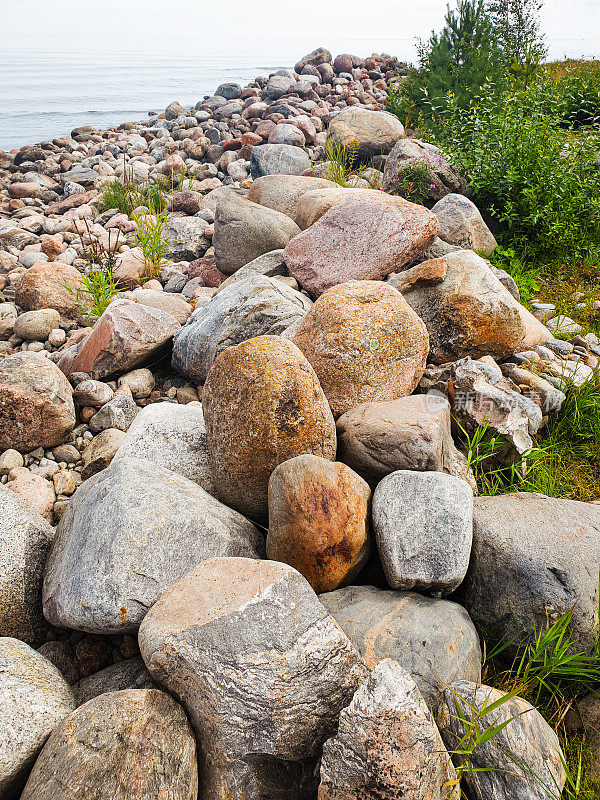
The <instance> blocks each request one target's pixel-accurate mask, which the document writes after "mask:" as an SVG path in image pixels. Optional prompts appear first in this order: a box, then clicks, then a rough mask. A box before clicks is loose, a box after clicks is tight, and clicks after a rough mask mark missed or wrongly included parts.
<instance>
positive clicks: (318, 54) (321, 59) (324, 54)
mask: <svg viewBox="0 0 600 800" xmlns="http://www.w3.org/2000/svg"><path fill="white" fill-rule="evenodd" d="M332 60H333V59H332V58H331V53H330V52H329V50H326V49H325V48H324V47H317V49H316V50H313V51H312V52H311V53H309V54H308V55H306V56H303V57H302V58H301V59H300V61H298V63H297V64H296V66H295V67H294V70H295V71H296V72H297V73H298V74H300V73H301V72H302V70H303V69H304V67H306V66H307V64H310V65H311V66H313V67H318V66H319V65H320V64H331V62H332Z"/></svg>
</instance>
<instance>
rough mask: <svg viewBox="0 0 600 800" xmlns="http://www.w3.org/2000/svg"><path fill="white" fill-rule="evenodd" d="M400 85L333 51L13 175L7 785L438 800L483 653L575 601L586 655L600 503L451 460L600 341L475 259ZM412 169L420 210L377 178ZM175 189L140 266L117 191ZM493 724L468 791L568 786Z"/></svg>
mask: <svg viewBox="0 0 600 800" xmlns="http://www.w3.org/2000/svg"><path fill="white" fill-rule="evenodd" d="M399 71H401V65H399V64H398V62H397V61H396V60H395V59H393V58H391V57H389V56H385V55H381V56H377V55H374V56H372V57H370V58H367V59H364V60H362V59H358V58H356V57H354V56H350V55H348V54H343V55H340V56H338V57H336V58H335V59H333V58H332V57H331V54H329V53H328V52H327V51H325V50H323V49H319V50H316V51H314V52H313V53H311V54H309V55H308V56H306V57H305V58H303V59H302V60H301V61H300V62H299V63H298V64H296V66H295V69H294V70H280V71H278V72H277V73H275V74H273V75H270V76H269V77H268V78H267V77H264V78H257V79H256V80H255V81H254V82H252V83H251V84H249V85H248V86H246V87H241V86H238V85H237V84H231V83H226V84H223V85H221V86H220V87H219V88H218V89H217V91H216V93H215V94H214V95H213V96H212V97H205V98H203V99H202V100H200V101H199V102H198V103H197V105H196V106H195V107H194V108H192V109H185V108H183V107H182V106H181V105H180V104H179V103H177V102H173V103H171V104H170V105H169V106H168V107H167V108H166V109H165V111H164V113H163V114H161V115H159V116H153V117H152V118H150V119H149V120H147V121H145V122H140V123H127V124H125V125H121V126H119V127H118V128H115V129H110V130H107V131H96V130H94V129H93V128H88V127H86V128H79V129H76V130H74V131H73V132H72V134H71V136H68V137H63V138H59V139H55V140H53V141H52V142H43V143H41V144H40V145H37V146H35V147H24V148H21V149H20V150H16V151H14V152H11V153H8V154H5V153H0V292H1V297H0V480H1V484H0V698H1V702H0V742H2V743H3V744H4V743H6V744H5V749H6V757H5V756H4V754H3V756H2V758H0V798H7V799H9V800H10V798H17V797H19V796H21V797H22V798H24V799H25V800H33V798H41V797H44V798H48V800H54V798H56V800H58V798H61V800H62V799H63V798H65V797H69V798H73V800H79V799H80V798H81V800H83V798H85V799H86V800H90V798H97V799H98V800H104V798H107V800H108V798H109V797H110V798H113V797H116V796H117V795H118V797H119V798H132V799H133V798H144V800H146V798H147V800H150V799H151V798H152V800H158V798H159V797H160V798H162V797H165V798H167V797H168V798H172V800H197V798H199V797H200V798H203V800H213V799H214V800H222V799H223V798H225V797H227V798H232V799H233V798H236V800H237V799H238V798H239V800H258V798H265V799H266V798H273V800H275V798H277V800H285V799H286V798H290V800H291V799H292V798H293V799H294V800H297V798H300V800H316V798H319V800H358V798H361V800H367V798H372V800H388V799H389V800H394V799H395V798H398V797H400V796H402V797H403V798H405V800H450V799H452V800H457V798H458V796H459V788H458V786H457V779H456V771H455V766H454V765H456V766H459V764H460V761H459V760H458V757H457V756H456V754H454V753H453V751H454V749H455V743H456V740H457V738H458V739H460V736H461V735H462V731H461V728H460V725H459V722H457V715H456V713H455V712H456V709H455V708H454V706H453V703H455V702H456V701H457V697H459V696H461V697H463V696H464V697H465V698H466V699H468V701H469V702H470V703H471V704H479V705H482V704H483V703H484V702H485V700H486V697H487V696H488V695H489V694H490V693H491V694H492V696H493V697H494V698H497V697H499V695H498V691H497V690H495V689H492V688H490V687H486V686H483V685H482V684H481V653H482V647H481V640H482V639H483V640H485V641H492V640H495V639H502V638H508V639H510V640H511V641H513V642H517V641H518V640H519V639H521V638H523V640H524V641H526V640H527V637H531V636H532V635H533V634H534V633H535V631H536V630H538V629H539V627H540V626H542V625H544V624H545V623H546V622H547V620H548V619H550V620H551V621H553V620H554V619H556V618H557V617H558V616H559V615H561V614H562V613H565V612H567V611H571V612H572V630H573V632H574V635H575V636H576V638H577V641H578V644H579V645H580V646H581V648H582V649H583V650H584V651H585V652H591V651H592V649H593V647H594V646H595V641H596V639H597V635H598V574H599V569H600V544H599V539H598V532H599V531H600V506H598V505H596V504H592V503H579V502H575V501H572V500H563V499H552V498H547V497H544V496H541V495H525V494H512V495H506V496H499V497H476V496H474V495H475V494H476V491H477V486H476V483H475V480H474V477H473V474H472V472H471V471H470V469H469V466H468V462H467V459H466V458H465V456H464V455H463V453H462V452H461V451H460V450H459V449H458V447H457V444H456V442H455V438H454V437H455V434H456V432H457V424H458V425H460V426H461V427H463V428H464V430H466V431H467V432H472V431H474V430H475V429H476V428H477V426H478V425H480V424H487V425H488V426H489V427H490V432H493V433H495V434H497V435H499V436H500V437H501V438H502V440H503V442H504V443H505V452H502V453H501V454H500V457H502V458H503V459H504V460H505V461H504V462H503V463H515V462H516V463H519V462H520V460H521V458H522V455H523V453H525V452H526V451H527V450H528V449H529V448H530V447H531V445H532V443H533V441H534V437H536V436H538V435H539V432H540V431H543V426H544V424H545V422H546V420H547V416H548V414H549V413H550V412H552V411H555V410H557V409H559V408H560V407H561V405H562V403H563V402H564V400H565V394H564V392H563V390H564V389H565V386H566V383H567V380H573V381H575V382H576V383H583V382H585V381H587V380H593V379H594V376H595V372H594V370H595V368H596V367H597V364H598V357H599V356H600V348H599V345H600V342H599V340H598V339H597V338H596V337H595V336H594V335H593V334H587V335H585V334H584V332H583V331H573V332H574V333H575V336H574V337H573V338H572V339H571V341H570V342H567V341H565V340H564V339H563V338H554V337H553V335H552V333H551V332H550V330H549V328H550V329H553V330H555V331H556V328H557V325H555V324H553V322H552V312H553V309H550V308H546V307H542V306H541V305H540V304H538V306H537V307H536V306H534V312H535V313H534V314H532V313H530V312H529V311H528V310H527V309H526V308H525V307H524V306H523V305H522V304H521V302H520V299H519V296H518V290H517V289H516V286H515V285H514V282H513V281H512V279H511V278H510V276H509V275H507V274H506V273H503V272H501V271H499V270H495V269H494V268H493V267H492V266H491V265H490V264H489V263H488V262H487V261H486V260H485V259H484V258H483V257H482V256H481V255H478V254H476V253H475V252H474V251H475V250H477V251H478V253H488V254H489V253H490V252H491V251H492V250H493V248H494V247H495V240H494V237H493V235H492V233H491V232H490V231H489V229H488V228H487V226H486V225H485V222H484V221H483V219H482V217H481V214H480V213H479V211H478V209H477V208H476V207H475V205H474V204H473V203H472V202H471V201H470V200H469V199H468V198H467V194H468V193H469V189H468V186H466V184H465V182H464V180H463V179H462V178H461V176H460V175H458V173H456V171H455V170H454V169H453V168H452V167H451V166H450V165H449V164H448V163H447V162H445V161H444V159H443V158H442V157H441V156H439V154H436V151H435V148H433V147H432V146H430V145H428V144H427V143H425V142H421V141H418V140H414V139H410V138H407V137H406V132H405V131H404V128H403V126H402V125H401V124H400V122H399V121H398V120H397V119H396V118H395V117H394V116H392V115H390V114H389V113H387V112H386V111H385V110H384V106H385V100H386V97H387V88H388V86H390V85H393V84H394V83H395V82H396V81H397V80H398V79H399V78H398V72H399ZM328 139H329V140H333V141H335V142H339V143H341V144H344V145H347V146H350V145H352V146H353V147H354V148H355V149H356V151H357V153H358V155H359V157H360V158H361V159H362V160H363V161H365V162H367V163H369V164H370V168H369V169H367V170H366V171H365V172H364V173H362V175H361V177H360V178H358V179H355V180H353V181H352V185H350V186H340V185H337V184H336V183H334V182H332V181H331V180H330V179H329V178H328V177H327V176H328V175H330V174H331V173H330V172H328V169H327V165H326V164H325V158H326V151H325V144H326V142H327V140H328ZM355 143H356V144H355ZM423 153H428V154H433V155H430V156H428V157H429V158H430V159H431V166H432V175H434V176H435V177H433V178H432V189H431V196H430V197H429V198H428V199H427V201H426V206H418V205H415V204H413V203H410V202H408V201H407V200H405V199H404V198H401V197H398V196H395V195H394V194H393V191H394V181H393V176H394V174H395V173H397V170H398V168H399V166H400V165H401V164H402V163H404V162H405V161H406V160H407V159H410V158H415V157H419V158H420V157H422V154H423ZM434 155H435V156H436V157H435V158H434ZM182 171H184V172H185V176H186V177H185V179H184V182H183V185H181V186H177V187H176V188H175V189H174V190H173V191H172V192H171V193H170V196H169V206H168V216H167V221H168V228H167V237H168V239H167V244H168V247H169V257H168V259H167V260H166V262H165V263H163V264H161V265H160V266H161V268H160V270H158V274H156V275H153V276H152V277H149V276H148V275H146V274H145V270H144V264H143V259H142V258H141V257H140V251H139V250H138V249H137V248H136V242H135V239H134V236H133V233H134V231H135V224H136V223H135V220H134V219H129V217H128V216H127V215H126V214H124V213H122V212H121V211H119V210H118V209H114V208H113V209H110V208H105V207H104V206H103V204H102V196H103V195H102V185H103V184H105V183H107V182H111V181H113V182H114V181H115V180H120V179H126V180H127V181H128V182H130V183H134V184H137V185H138V186H140V187H142V186H144V185H146V183H147V182H148V181H149V180H153V179H155V178H156V177H157V176H166V178H167V179H168V180H171V179H173V181H175V178H176V176H177V175H179V174H180V173H181V172H182ZM381 187H383V190H384V191H382V190H381ZM388 192H389V193H388ZM115 242H116V246H115ZM98 243H100V244H101V245H102V247H104V248H105V250H106V249H110V248H111V246H113V249H114V256H115V265H114V277H115V279H116V280H117V281H118V284H119V288H120V290H121V291H120V292H119V293H118V295H117V296H116V297H115V298H114V299H113V300H112V302H110V303H109V304H108V306H107V308H106V309H105V310H104V311H103V312H102V313H101V314H99V315H96V316H94V315H93V314H91V313H90V311H89V309H87V308H86V302H85V301H86V296H85V291H84V283H83V281H84V278H83V277H82V276H83V275H84V273H85V271H86V269H88V270H89V269H90V266H89V264H88V262H87V261H86V258H88V259H89V248H90V247H93V246H97V245H98ZM544 322H548V326H549V327H546V326H545V324H544ZM557 324H558V323H557ZM501 708H502V709H503V710H502V712H501V713H500V712H499V716H498V720H495V722H496V723H497V724H498V723H499V722H502V721H506V719H507V718H508V717H507V716H506V715H509V717H515V720H513V721H510V722H509V724H508V725H507V726H506V727H505V728H504V729H503V730H502V735H501V737H500V738H498V739H494V740H493V741H491V742H489V743H488V744H487V745H486V747H485V748H482V749H481V751H480V752H479V753H478V755H477V758H478V760H477V766H478V767H481V769H482V770H484V771H482V772H473V773H471V774H470V775H469V779H468V781H467V783H466V784H465V785H464V786H463V787H462V788H463V789H467V790H468V791H469V793H470V796H472V797H474V798H475V797H481V798H484V797H485V798H491V797H492V796H493V797H494V798H495V800H514V798H515V797H519V798H522V800H537V798H541V797H542V796H544V795H542V794H540V788H539V783H537V782H536V780H534V778H533V777H532V775H534V774H539V775H541V776H542V778H543V780H545V781H554V784H555V785H557V786H559V787H560V788H562V785H563V784H564V781H565V775H564V771H563V769H562V761H561V759H562V752H561V749H560V745H559V743H558V739H557V738H556V736H555V734H554V732H553V731H552V729H551V728H550V727H549V725H548V724H547V723H546V722H545V721H544V719H543V718H542V716H541V715H540V714H539V713H538V712H537V711H536V710H535V709H534V708H533V707H531V706H529V704H528V703H526V701H525V700H523V699H521V698H518V697H513V698H511V699H510V702H509V703H508V704H507V705H504V706H502V707H501ZM507 752H508V753H509V754H510V757H509V756H507ZM451 753H452V754H453V756H452V757H451V755H450V754H451ZM513 757H514V759H516V761H515V762H514V763H519V764H520V765H521V768H520V769H519V770H515V769H512V770H507V769H506V765H507V761H506V759H507V758H509V760H510V758H513ZM511 763H512V762H511ZM453 764H454V765H453ZM497 773H498V775H497ZM65 787H68V788H65ZM76 787H77V788H76ZM399 787H401V789H399ZM399 791H401V794H399V793H398V792H399Z"/></svg>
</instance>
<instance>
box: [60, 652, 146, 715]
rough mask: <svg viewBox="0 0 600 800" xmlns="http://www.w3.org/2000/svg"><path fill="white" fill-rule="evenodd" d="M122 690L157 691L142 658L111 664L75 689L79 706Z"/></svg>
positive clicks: (84, 679)
mask: <svg viewBox="0 0 600 800" xmlns="http://www.w3.org/2000/svg"><path fill="white" fill-rule="evenodd" d="M122 689H156V684H155V683H154V680H153V679H152V676H151V675H150V673H149V672H148V670H147V669H146V665H145V664H144V662H143V660H142V659H141V658H127V659H125V661H119V662H118V663H117V664H111V665H110V667H106V668H105V669H101V670H100V672H94V673H93V674H92V675H88V676H87V677H86V678H82V679H81V680H80V681H78V682H77V684H76V685H75V686H74V687H73V691H74V693H75V699H76V700H77V705H78V706H81V705H83V704H84V703H87V701H88V700H93V698H94V697H98V696H99V695H101V694H105V693H106V692H120V691H121V690H122Z"/></svg>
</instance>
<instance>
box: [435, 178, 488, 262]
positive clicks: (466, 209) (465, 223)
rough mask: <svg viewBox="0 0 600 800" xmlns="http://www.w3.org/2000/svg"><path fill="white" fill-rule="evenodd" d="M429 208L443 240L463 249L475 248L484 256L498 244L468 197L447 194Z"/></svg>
mask: <svg viewBox="0 0 600 800" xmlns="http://www.w3.org/2000/svg"><path fill="white" fill-rule="evenodd" d="M431 210H432V212H433V213H434V214H435V215H436V217H437V218H438V222H439V226H440V232H439V234H438V235H439V237H440V239H442V240H443V241H444V242H448V244H454V245H456V246H457V247H462V248H464V249H465V250H477V251H478V252H480V253H483V254H484V255H486V256H489V255H490V253H492V252H493V251H494V250H495V249H496V247H497V246H498V242H497V241H496V239H495V237H494V234H493V233H492V232H491V231H490V229H489V228H488V226H487V225H486V224H485V222H484V221H483V217H482V216H481V214H480V213H479V209H478V208H477V206H476V205H475V203H473V202H472V201H471V200H469V198H468V197H465V196H464V195H462V194H454V193H451V194H447V195H446V196H445V197H444V198H442V199H441V200H438V202H437V203H436V204H435V205H434V206H433V208H432V209H431Z"/></svg>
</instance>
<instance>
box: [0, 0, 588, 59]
mask: <svg viewBox="0 0 600 800" xmlns="http://www.w3.org/2000/svg"><path fill="white" fill-rule="evenodd" d="M0 7H1V12H2V27H1V28H0V58H2V55H1V54H2V52H4V54H5V56H6V54H8V53H11V52H16V51H22V50H45V51H50V50H55V49H58V50H60V51H62V52H64V51H65V50H73V51H83V50H87V49H90V48H93V49H94V50H96V49H99V48H101V49H103V50H106V51H107V52H108V51H123V50H127V51H129V52H136V51H139V50H147V49H148V48H156V49H157V50H160V51H164V50H165V49H169V48H174V49H175V50H182V49H183V50H184V52H185V51H188V50H189V51H190V52H194V51H198V50H200V51H202V52H211V51H213V50H214V51H215V52H216V51H219V52H223V50H224V48H234V49H236V50H237V49H240V48H242V49H243V50H244V51H246V52H249V51H252V52H256V53H257V54H260V53H261V51H264V52H265V53H272V52H277V51H278V50H279V51H280V52H282V53H283V52H289V51H290V50H293V51H294V52H298V55H300V54H302V53H303V52H304V51H305V50H306V49H312V48H313V47H316V46H318V45H323V46H325V47H328V48H329V49H331V50H332V51H335V52H343V51H350V52H352V45H353V44H354V45H355V48H356V50H355V51H356V52H358V54H359V55H366V54H367V53H366V52H365V47H366V45H365V43H366V42H368V43H369V44H370V43H372V45H371V44H370V47H368V49H370V50H376V51H381V50H388V51H390V52H393V53H394V54H395V53H399V52H401V51H404V50H405V49H406V46H407V45H406V43H407V42H410V43H411V47H412V46H413V45H414V40H415V38H416V37H427V36H428V35H429V33H430V31H431V29H432V28H437V29H439V27H440V25H441V22H442V19H443V15H444V11H445V8H446V0H417V2H415V0H379V2H377V4H375V5H374V6H373V13H372V14H370V13H369V12H368V11H367V12H365V9H366V8H367V9H368V8H369V4H365V3H364V1H363V0H343V2H341V1H340V0H329V2H327V3H323V2H315V3H310V2H308V3H305V4H300V3H289V2H283V0H258V2H255V3H251V2H248V0H226V2H223V0H216V1H215V0H213V2H207V0H174V2H171V3H169V2H166V0H77V1H76V0H0ZM542 25H543V28H544V30H545V32H546V33H547V36H548V42H549V44H550V50H551V52H550V54H551V55H552V56H553V57H560V56H561V55H563V54H564V53H570V54H573V55H586V56H593V55H596V56H600V52H599V50H600V46H599V43H600V0H546V2H545V4H544V7H543V10H542ZM592 37H594V38H592ZM359 48H360V49H359ZM578 48H580V49H578Z"/></svg>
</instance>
